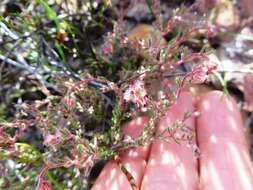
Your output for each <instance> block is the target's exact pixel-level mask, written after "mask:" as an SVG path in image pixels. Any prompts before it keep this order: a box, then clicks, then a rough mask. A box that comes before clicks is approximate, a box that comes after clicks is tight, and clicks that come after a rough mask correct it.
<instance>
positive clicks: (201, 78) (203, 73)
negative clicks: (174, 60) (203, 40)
mask: <svg viewBox="0 0 253 190" xmlns="http://www.w3.org/2000/svg"><path fill="white" fill-rule="evenodd" d="M216 68H217V65H216V64H212V63H210V64H209V65H207V66H205V65H203V64H199V65H195V66H194V67H193V69H192V72H191V74H190V75H189V77H190V78H189V79H190V81H191V83H193V84H201V83H203V82H205V81H206V80H207V78H208V74H209V73H211V72H213V70H215V69H216Z"/></svg>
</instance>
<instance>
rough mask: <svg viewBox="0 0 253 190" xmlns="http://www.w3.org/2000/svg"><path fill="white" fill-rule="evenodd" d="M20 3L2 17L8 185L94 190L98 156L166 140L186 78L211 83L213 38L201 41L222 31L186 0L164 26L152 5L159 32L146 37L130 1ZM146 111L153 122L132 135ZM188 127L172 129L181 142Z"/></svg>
mask: <svg viewBox="0 0 253 190" xmlns="http://www.w3.org/2000/svg"><path fill="white" fill-rule="evenodd" d="M50 2H51V1H50ZM73 2H75V1H73ZM19 3H20V4H19V5H17V6H20V7H19V8H20V9H21V11H19V10H16V11H14V12H13V11H11V10H5V13H4V16H3V17H1V20H0V24H1V29H0V35H1V37H2V41H1V42H0V43H1V46H2V47H1V49H0V59H1V61H2V63H1V76H0V77H1V79H2V80H1V93H0V95H1V97H3V98H2V99H1V101H0V114H1V120H4V121H3V122H1V125H0V159H1V161H2V164H1V166H2V167H3V168H5V169H3V170H2V171H3V174H0V175H2V178H1V180H0V188H5V189H11V188H13V187H15V188H16V189H34V188H36V189H40V190H41V189H52V188H54V189H85V186H86V185H87V186H88V184H87V183H89V182H90V181H89V180H88V176H89V173H90V171H91V169H92V167H93V166H94V164H96V163H97V162H99V161H101V160H108V159H110V158H113V157H114V156H116V155H118V154H119V150H122V149H125V148H129V147H133V146H138V145H145V144H148V143H150V141H151V140H156V139H158V138H159V139H163V133H162V134H156V135H155V136H153V135H154V126H155V124H156V122H157V120H158V118H160V117H161V116H163V115H164V114H165V112H166V110H167V109H168V107H169V106H171V105H172V104H173V103H174V102H175V101H176V99H177V98H178V97H179V96H180V94H181V91H182V90H183V88H184V87H185V85H187V84H190V83H203V82H205V81H206V80H207V79H208V74H210V73H211V72H212V71H213V70H214V69H215V68H216V64H215V63H212V62H211V61H209V59H208V53H209V49H208V48H209V47H207V46H208V45H207V44H204V43H202V42H200V45H199V46H200V47H198V48H196V47H194V46H192V41H194V40H195V41H196V40H197V41H201V39H204V40H203V41H205V40H208V39H209V38H210V37H211V36H210V34H211V32H212V30H211V29H212V28H211V27H210V26H209V25H208V24H207V23H206V22H205V20H204V18H203V17H201V16H200V15H196V14H195V13H192V12H191V10H190V8H187V7H184V6H182V7H180V8H178V9H176V10H175V11H174V14H173V16H172V17H171V19H170V20H169V21H166V22H164V23H161V22H160V21H161V20H159V19H158V17H159V14H160V12H161V10H159V7H160V6H158V3H159V2H158V1H156V2H155V4H154V5H153V4H150V3H149V8H150V9H151V10H152V13H153V14H154V15H155V17H156V18H157V19H156V21H155V22H154V26H155V27H154V30H153V32H155V34H157V35H153V36H152V35H151V36H149V37H147V38H144V39H139V38H138V37H133V38H132V37H130V34H129V32H128V30H127V28H126V24H125V20H124V16H122V14H124V13H123V11H121V9H123V5H121V4H120V3H118V4H117V5H114V4H113V3H109V1H94V2H93V1H82V2H81V3H80V4H78V3H77V4H76V5H71V6H72V7H71V6H70V3H68V2H67V1H62V2H61V1H52V2H51V3H49V2H48V1H44V0H37V1H20V2H19ZM69 6H70V7H69ZM129 6H130V5H129ZM21 7H22V8H21ZM115 7H117V8H115ZM108 12H111V13H112V14H115V15H116V18H115V17H114V16H111V17H107V16H108ZM94 31H97V32H96V33H94ZM157 36H158V37H157ZM189 66H190V69H188V70H187V69H185V68H187V67H189ZM155 84H159V85H158V86H157V89H155V90H154V86H156V85H155ZM168 84H171V85H168ZM27 96H28V98H26V97H27ZM13 105H15V106H13ZM7 109H8V111H6V110H7ZM141 114H146V115H149V117H150V121H149V123H148V124H147V126H146V127H145V130H144V132H143V134H142V135H141V137H140V138H139V139H137V140H135V141H134V140H128V141H127V140H126V139H124V138H125V137H124V135H123V134H122V125H123V124H124V123H125V122H126V121H128V120H130V119H131V118H134V117H136V116H137V115H141ZM191 115H192V114H186V118H187V117H188V116H191ZM183 129H185V130H184V131H187V133H189V134H188V136H187V137H189V138H187V139H186V140H189V141H190V139H191V135H192V132H191V131H189V130H188V127H187V126H186V125H185V124H184V120H183V121H178V122H177V123H175V124H174V125H173V126H169V127H168V129H167V131H168V132H170V133H171V139H172V140H175V141H176V142H179V143H180V141H182V140H185V139H183V137H181V136H179V137H178V136H177V137H175V136H174V134H175V131H177V130H182V131H183ZM184 137H185V136H184Z"/></svg>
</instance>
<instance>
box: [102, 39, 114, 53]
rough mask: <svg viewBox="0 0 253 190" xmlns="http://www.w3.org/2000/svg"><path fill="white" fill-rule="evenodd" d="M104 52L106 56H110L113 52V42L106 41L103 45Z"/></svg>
mask: <svg viewBox="0 0 253 190" xmlns="http://www.w3.org/2000/svg"><path fill="white" fill-rule="evenodd" d="M102 52H103V54H104V55H105V56H109V55H111V54H112V52H113V46H112V43H111V42H108V41H107V42H105V43H104V45H103V46H102Z"/></svg>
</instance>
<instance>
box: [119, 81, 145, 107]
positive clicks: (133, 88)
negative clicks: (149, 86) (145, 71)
mask: <svg viewBox="0 0 253 190" xmlns="http://www.w3.org/2000/svg"><path fill="white" fill-rule="evenodd" d="M146 96H147V91H146V89H145V83H144V81H143V80H140V79H138V80H135V81H134V83H133V84H131V85H130V86H129V87H128V89H127V90H126V91H125V93H124V94H123V98H124V100H125V101H126V102H133V103H135V104H137V106H138V107H141V106H144V105H145V104H146V100H145V97H146Z"/></svg>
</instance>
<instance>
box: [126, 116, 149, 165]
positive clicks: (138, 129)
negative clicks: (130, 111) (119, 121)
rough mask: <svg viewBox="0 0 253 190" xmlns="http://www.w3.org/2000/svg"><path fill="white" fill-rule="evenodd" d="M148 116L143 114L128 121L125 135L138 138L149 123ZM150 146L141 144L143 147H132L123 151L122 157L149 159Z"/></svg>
mask: <svg viewBox="0 0 253 190" xmlns="http://www.w3.org/2000/svg"><path fill="white" fill-rule="evenodd" d="M148 120H149V119H148V117H146V116H142V117H138V118H135V119H133V120H131V121H130V122H128V123H127V124H126V125H124V127H123V134H124V135H125V136H129V137H131V138H132V139H134V140H135V139H137V138H138V137H139V136H140V135H141V133H142V131H143V129H144V127H145V125H146V124H147V123H148ZM149 147H150V146H145V147H144V146H141V147H136V148H130V149H127V150H125V151H122V153H121V157H129V158H142V159H143V160H147V157H148V154H149V149H150V148H149Z"/></svg>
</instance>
